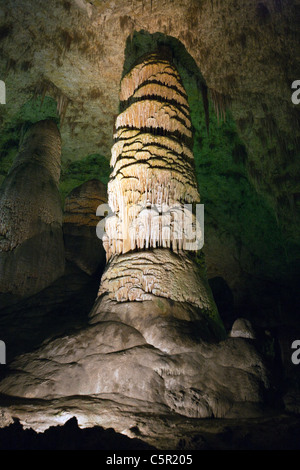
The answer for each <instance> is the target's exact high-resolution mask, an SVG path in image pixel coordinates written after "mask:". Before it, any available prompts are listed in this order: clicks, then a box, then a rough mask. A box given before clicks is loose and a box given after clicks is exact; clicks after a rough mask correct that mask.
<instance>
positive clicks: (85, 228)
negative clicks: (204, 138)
mask: <svg viewBox="0 0 300 470" xmlns="http://www.w3.org/2000/svg"><path fill="white" fill-rule="evenodd" d="M106 203H107V193H106V187H105V185H104V184H103V183H101V181H99V180H96V179H93V180H90V181H87V182H86V183H83V184H82V185H80V186H78V187H77V188H75V189H73V191H71V193H70V194H69V195H68V196H67V197H66V199H65V209H64V219H63V232H64V242H65V252H66V259H67V260H68V261H72V262H73V263H75V264H76V265H77V266H78V267H79V268H80V269H82V270H83V271H84V272H86V273H87V274H90V275H91V274H93V273H94V272H95V271H96V270H97V269H98V268H99V267H100V266H101V265H102V266H103V267H104V265H105V252H104V249H103V246H102V240H100V239H99V238H98V237H97V234H96V226H97V224H98V223H99V222H100V220H101V217H98V216H96V212H97V208H98V206H100V205H102V204H106ZM103 215H104V211H103ZM102 218H103V217H102Z"/></svg>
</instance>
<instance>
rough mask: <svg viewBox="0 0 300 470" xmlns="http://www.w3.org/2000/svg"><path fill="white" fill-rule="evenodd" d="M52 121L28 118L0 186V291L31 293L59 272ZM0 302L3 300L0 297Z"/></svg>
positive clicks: (56, 140)
mask: <svg viewBox="0 0 300 470" xmlns="http://www.w3.org/2000/svg"><path fill="white" fill-rule="evenodd" d="M60 153H61V141H60V134H59V131H58V128H57V126H56V124H55V123H54V122H53V121H50V120H45V121H40V122H38V123H37V124H34V125H33V126H32V127H31V128H30V129H29V131H28V132H27V134H26V135H25V136H24V138H23V142H22V144H21V147H20V151H19V154H18V156H17V157H16V160H15V162H14V164H13V167H12V168H11V170H10V172H9V174H8V176H7V178H6V179H5V180H4V182H3V184H2V187H1V189H0V294H2V296H3V294H5V295H6V297H7V296H9V295H11V296H14V297H15V299H17V298H18V297H25V296H29V295H32V294H34V293H36V292H38V291H40V290H42V289H43V288H45V287H46V286H48V285H50V284H51V283H52V282H53V281H54V280H55V279H57V278H58V277H59V276H61V275H62V274H63V272H64V265H65V256H64V246H63V233H62V209H61V201H60V194H59V190H58V182H59V177H60ZM1 303H5V301H4V300H3V299H2V302H1Z"/></svg>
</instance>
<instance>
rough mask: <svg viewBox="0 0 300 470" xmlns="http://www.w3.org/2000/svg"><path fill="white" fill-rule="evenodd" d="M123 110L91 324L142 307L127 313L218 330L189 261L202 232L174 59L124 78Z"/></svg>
mask: <svg viewBox="0 0 300 470" xmlns="http://www.w3.org/2000/svg"><path fill="white" fill-rule="evenodd" d="M120 102H121V110H122V112H121V113H120V114H119V116H118V117H117V119H116V125H115V127H116V130H115V134H114V139H115V143H114V145H113V148H112V157H111V166H112V167H113V170H112V173H111V180H110V182H109V184H108V202H109V205H110V208H111V210H112V212H113V215H111V216H110V217H108V218H107V221H106V226H105V230H106V233H105V234H104V236H103V245H104V247H105V249H106V253H107V260H108V266H107V269H106V272H105V273H104V276H103V278H102V282H101V286H100V290H99V301H98V305H97V306H96V307H95V308H94V310H93V312H92V316H95V315H96V317H97V318H99V315H98V314H97V313H98V312H99V313H100V314H101V311H103V310H106V311H107V310H110V311H111V310H112V309H113V310H116V309H117V310H118V304H120V303H122V304H123V303H124V302H132V301H143V302H146V304H145V305H144V306H143V307H142V306H141V305H139V307H137V306H136V305H133V304H132V305H131V306H128V308H129V309H131V310H134V309H136V308H138V309H139V311H141V309H142V308H145V310H147V308H148V309H151V311H152V312H153V310H154V311H157V312H158V313H159V312H160V310H161V311H162V312H163V313H164V314H166V313H167V314H170V315H172V316H179V317H180V318H184V319H186V320H195V319H197V317H198V316H199V315H201V316H203V315H205V317H206V318H207V319H208V320H212V324H213V323H216V322H215V321H214V320H216V319H217V312H216V309H215V306H214V303H213V301H212V298H211V295H210V292H209V288H208V285H207V282H206V279H205V275H204V273H200V271H199V267H198V266H197V265H196V264H195V263H194V261H193V260H192V257H191V256H190V254H191V253H192V250H191V249H190V248H191V247H192V248H193V250H195V249H196V248H197V246H198V245H197V237H198V236H199V233H200V232H201V228H200V227H199V226H198V222H197V220H196V219H195V216H194V215H193V214H192V211H191V204H192V203H199V202H200V197H199V193H198V189H197V183H196V178H195V172H194V157H193V153H192V137H193V136H192V124H191V118H190V111H189V105H188V100H187V95H186V92H185V89H184V87H183V85H182V82H181V79H180V76H179V73H178V72H177V70H176V68H175V67H174V65H173V64H172V61H171V59H170V56H169V54H168V51H163V52H157V53H152V54H149V55H147V56H146V57H145V58H144V60H142V61H141V62H139V63H138V64H137V65H136V66H135V67H133V68H132V69H131V71H130V72H129V73H128V74H127V75H125V76H124V78H123V79H122V82H121V91H120ZM188 204H189V205H190V206H189V208H187V206H186V205H188ZM195 229H196V230H195ZM199 231H200V232H199ZM158 300H159V301H158ZM148 301H152V304H149V302H148ZM153 301H154V302H153ZM172 301H176V302H177V303H178V304H177V305H176V308H174V304H172V305H171V303H172ZM179 305H181V308H178V307H179ZM123 306H124V305H123Z"/></svg>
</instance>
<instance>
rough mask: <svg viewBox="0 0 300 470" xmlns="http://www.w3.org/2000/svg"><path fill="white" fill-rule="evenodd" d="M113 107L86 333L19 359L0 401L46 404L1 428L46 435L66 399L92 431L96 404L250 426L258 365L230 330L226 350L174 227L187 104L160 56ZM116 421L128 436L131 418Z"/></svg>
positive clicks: (184, 172) (182, 235) (186, 183)
mask: <svg viewBox="0 0 300 470" xmlns="http://www.w3.org/2000/svg"><path fill="white" fill-rule="evenodd" d="M121 107H122V111H121V113H120V114H119V116H118V118H117V120H116V132H115V139H116V142H115V144H114V146H113V149H112V161H111V162H112V166H113V170H112V174H111V180H110V183H109V186H108V196H109V204H110V207H111V209H112V211H113V212H114V214H113V215H110V216H109V217H108V218H107V221H106V234H105V236H104V239H103V244H104V247H105V250H106V253H107V259H108V264H107V268H106V271H105V273H104V275H103V277H102V280H101V285H100V289H99V294H98V298H97V300H96V302H95V305H94V308H93V309H92V312H91V314H90V319H89V324H88V325H87V326H86V327H85V328H83V329H79V330H76V331H71V332H70V333H69V334H68V335H66V336H64V337H58V338H56V339H52V340H49V341H48V342H45V343H44V344H43V345H42V346H41V347H40V348H39V349H38V350H37V351H34V352H32V353H29V354H26V355H24V356H22V357H19V358H17V359H16V360H15V361H14V362H13V364H12V366H11V367H12V368H13V370H14V372H13V373H12V374H11V375H9V376H7V377H6V378H5V379H4V380H3V381H2V382H1V383H0V393H4V394H8V395H13V396H19V397H26V398H28V399H32V398H42V399H44V400H48V403H49V406H48V408H47V409H45V408H44V409H43V418H42V421H43V423H41V418H40V417H39V418H38V419H34V418H33V416H32V415H30V413H27V412H26V409H28V408H26V406H25V408H24V407H23V411H21V412H18V411H17V410H16V409H14V407H10V408H9V407H8V409H7V410H5V413H4V415H3V416H4V418H3V419H6V420H7V416H8V415H12V416H18V415H19V416H20V417H21V420H22V421H23V422H27V423H30V425H32V426H33V427H36V428H37V429H44V428H45V427H46V426H47V425H49V424H50V423H51V424H53V423H54V422H55V420H57V421H60V422H61V421H62V419H61V417H60V416H59V413H58V412H57V409H58V408H60V406H61V407H62V409H63V410H66V409H68V403H71V402H70V401H68V400H71V397H74V396H76V400H75V403H74V400H73V402H72V410H71V411H69V412H71V413H72V415H76V416H77V417H78V419H79V422H81V423H82V424H83V425H89V426H90V425H92V424H100V423H101V422H102V421H101V420H102V419H103V417H102V413H101V411H100V410H101V403H102V400H106V402H105V403H108V401H107V400H111V402H113V403H114V404H115V403H117V404H118V407H120V409H124V410H125V409H128V406H131V407H132V408H131V410H132V409H133V408H134V410H135V412H144V411H145V410H148V411H149V410H151V413H156V414H157V415H161V414H174V413H175V414H179V415H184V416H188V417H198V418H199V417H201V418H202V417H203V418H204V417H224V416H226V417H235V416H244V417H249V416H257V415H258V414H259V413H260V410H261V408H260V407H261V406H262V405H263V403H264V397H265V392H266V390H267V389H268V388H269V386H270V383H269V376H268V372H267V369H266V367H265V364H264V361H263V359H262V358H261V356H260V354H259V353H258V352H257V350H256V347H255V343H254V340H253V339H252V338H250V337H249V338H248V337H247V338H242V337H238V331H236V332H235V334H234V335H232V336H233V337H228V338H227V339H226V337H225V332H224V328H223V326H222V323H221V321H220V319H219V316H218V312H217V310H216V307H215V304H214V302H213V299H212V296H211V293H210V290H209V287H208V284H207V280H206V277H205V268H204V266H202V268H200V267H199V266H198V264H197V263H196V261H195V253H194V251H193V250H191V249H188V248H191V246H190V245H189V243H190V242H191V233H190V232H189V230H190V227H191V226H188V227H189V228H187V229H186V227H185V225H184V224H183V225H182V219H181V218H180V217H179V216H178V214H182V212H183V205H184V204H185V203H193V202H198V201H199V194H198V190H197V185H196V182H195V176H194V171H193V155H192V151H191V143H192V140H191V139H192V130H191V122H190V116H189V108H188V103H187V99H186V94H185V91H184V88H183V86H182V83H181V81H180V77H179V74H178V72H177V70H176V68H175V67H174V65H173V64H172V62H171V59H170V57H169V56H168V55H166V53H165V52H164V51H163V52H161V51H158V52H156V53H153V54H150V55H148V56H146V57H144V58H143V59H142V60H141V61H140V62H139V63H138V64H137V65H136V66H135V67H134V68H133V69H132V70H131V72H129V74H128V75H126V76H125V77H124V78H123V80H122V83H121ZM188 214H189V215H188V219H189V221H190V222H191V225H192V227H193V226H194V227H195V226H196V228H197V220H195V218H193V216H192V213H191V211H190V212H189V213H188ZM167 216H168V217H169V220H168V221H167V223H166V221H165V220H164V217H167ZM194 250H195V247H194ZM87 397H88V399H87ZM66 400H67V401H66ZM29 403H30V401H29ZM29 408H30V406H29ZM54 409H55V413H54V414H53V413H52V411H51V410H54ZM24 410H25V411H24ZM47 410H48V411H47ZM96 410H99V413H97V411H96ZM113 413H114V412H113ZM113 413H112V415H110V416H113ZM63 416H65V420H67V419H68V416H69V415H68V413H65V414H63ZM124 416H125V415H124ZM111 419H113V418H111ZM124 420H125V421H126V422H127V424H126V426H128V427H132V426H134V425H135V423H134V422H133V418H132V413H131V414H130V417H129V415H126V416H125V417H124ZM6 422H7V421H6ZM120 422H122V423H123V424H122V426H123V425H124V421H122V420H121V421H120ZM115 424H116V426H118V423H115Z"/></svg>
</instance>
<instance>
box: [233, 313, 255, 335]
mask: <svg viewBox="0 0 300 470" xmlns="http://www.w3.org/2000/svg"><path fill="white" fill-rule="evenodd" d="M230 336H231V338H249V339H255V336H256V335H255V331H254V329H253V326H252V325H251V322H250V321H249V320H247V319H246V318H238V319H237V320H235V322H234V324H233V325H232V328H231V332H230Z"/></svg>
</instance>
